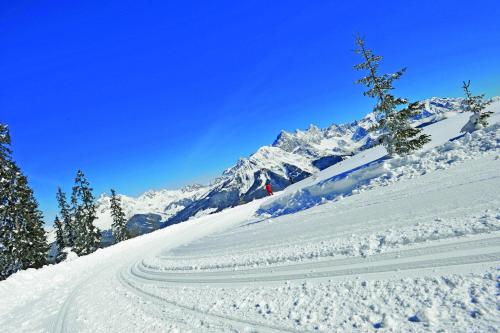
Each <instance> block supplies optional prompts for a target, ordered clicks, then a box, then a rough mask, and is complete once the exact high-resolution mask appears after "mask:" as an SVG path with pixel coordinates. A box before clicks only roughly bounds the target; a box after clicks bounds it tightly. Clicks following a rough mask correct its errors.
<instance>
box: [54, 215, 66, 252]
mask: <svg viewBox="0 0 500 333" xmlns="http://www.w3.org/2000/svg"><path fill="white" fill-rule="evenodd" d="M54 229H55V230H56V244H57V256H56V262H61V261H62V260H64V259H66V253H64V252H63V249H64V248H65V247H66V242H65V240H64V239H65V235H64V226H63V224H62V222H61V220H60V219H59V216H56V218H55V220H54Z"/></svg>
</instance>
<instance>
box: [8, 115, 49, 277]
mask: <svg viewBox="0 0 500 333" xmlns="http://www.w3.org/2000/svg"><path fill="white" fill-rule="evenodd" d="M10 144H11V142H10V136H9V131H8V128H7V126H6V125H3V124H0V185H1V186H0V279H5V278H7V277H8V276H9V275H11V274H13V273H15V272H17V271H18V270H20V269H24V268H30V267H33V268H39V267H41V266H43V265H45V264H46V263H47V255H48V244H47V240H46V234H45V230H44V229H43V221H42V220H43V216H42V213H41V212H40V210H39V209H38V203H37V202H36V200H35V198H34V196H33V191H32V190H31V188H30V187H29V185H28V180H27V178H26V177H25V176H24V175H23V174H22V172H21V170H20V169H19V167H18V166H17V165H16V163H15V162H14V161H13V160H12V156H11V153H12V152H11V149H10Z"/></svg>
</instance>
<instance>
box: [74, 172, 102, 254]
mask: <svg viewBox="0 0 500 333" xmlns="http://www.w3.org/2000/svg"><path fill="white" fill-rule="evenodd" d="M71 205H72V207H71V211H72V215H73V221H74V225H73V227H74V230H73V231H74V236H75V240H74V251H75V252H76V253H77V254H78V255H86V254H89V253H92V252H94V251H95V250H97V249H98V248H99V246H100V243H101V232H100V230H99V229H98V228H97V227H95V226H94V220H95V219H96V207H95V203H94V196H93V194H92V188H91V187H90V184H89V182H88V181H87V179H86V178H85V175H84V174H83V172H82V171H81V170H78V172H77V174H76V179H75V186H73V194H72V195H71Z"/></svg>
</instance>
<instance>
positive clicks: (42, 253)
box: [17, 174, 49, 268]
mask: <svg viewBox="0 0 500 333" xmlns="http://www.w3.org/2000/svg"><path fill="white" fill-rule="evenodd" d="M17 195H18V198H19V206H18V214H19V215H20V217H21V219H22V220H21V223H20V225H21V228H22V229H21V230H22V231H23V232H22V234H21V235H20V236H21V237H20V238H21V246H22V250H21V252H22V262H23V268H40V267H42V266H43V265H46V264H47V263H48V261H47V259H48V252H49V245H48V244H47V236H46V232H45V230H44V228H43V215H42V212H41V211H40V209H38V203H37V201H36V199H35V197H34V195H33V191H32V190H31V188H30V187H29V186H28V180H27V178H26V176H24V175H22V174H21V175H20V176H19V179H18V182H17Z"/></svg>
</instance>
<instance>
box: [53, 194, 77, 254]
mask: <svg viewBox="0 0 500 333" xmlns="http://www.w3.org/2000/svg"><path fill="white" fill-rule="evenodd" d="M56 199H57V204H58V205H59V214H60V216H61V219H62V221H61V223H62V226H63V230H64V245H65V247H73V245H74V243H75V232H74V228H73V217H72V216H71V207H70V205H69V204H68V202H67V200H66V193H64V192H63V191H62V190H61V188H60V187H59V188H58V189H57V194H56Z"/></svg>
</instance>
